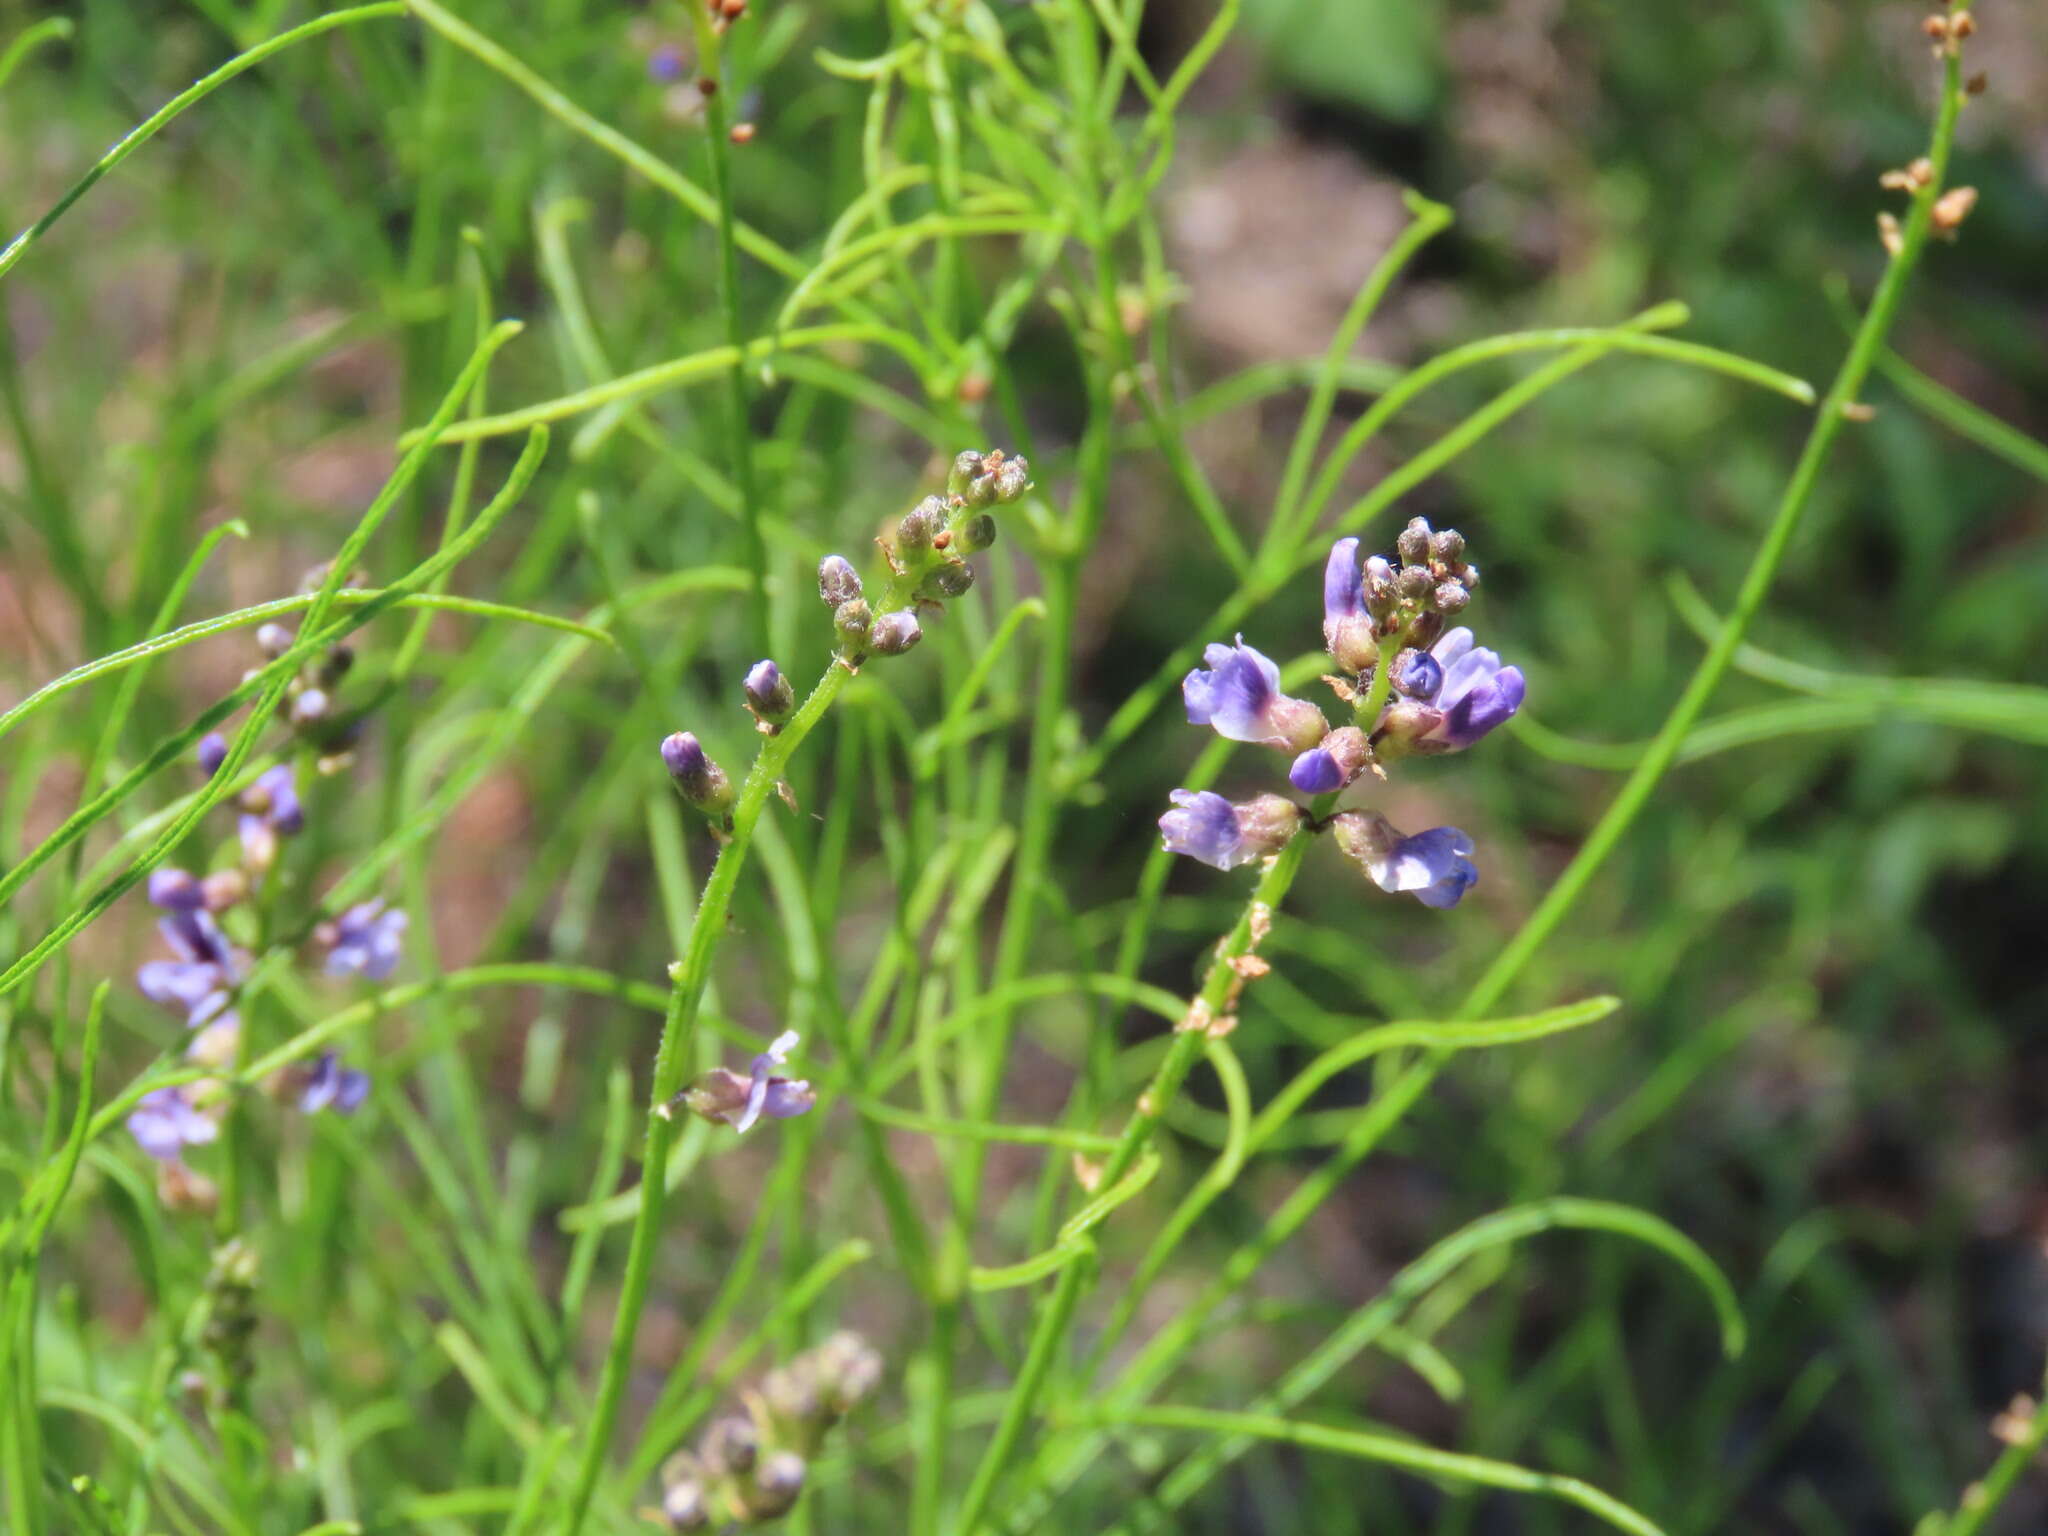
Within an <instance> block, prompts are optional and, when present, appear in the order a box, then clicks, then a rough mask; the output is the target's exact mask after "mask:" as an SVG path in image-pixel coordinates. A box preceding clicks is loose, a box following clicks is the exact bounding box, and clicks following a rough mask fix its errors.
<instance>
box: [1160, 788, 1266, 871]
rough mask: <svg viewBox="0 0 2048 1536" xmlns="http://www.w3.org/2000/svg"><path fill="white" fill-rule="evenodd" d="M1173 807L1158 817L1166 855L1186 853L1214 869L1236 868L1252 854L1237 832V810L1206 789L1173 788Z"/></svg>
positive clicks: (1241, 835)
mask: <svg viewBox="0 0 2048 1536" xmlns="http://www.w3.org/2000/svg"><path fill="white" fill-rule="evenodd" d="M1168 798H1169V799H1171V800H1172V801H1173V806H1174V808H1173V809H1172V810H1170V811H1168V812H1167V813H1166V814H1165V815H1164V816H1162V817H1160V818H1159V835H1160V836H1161V837H1163V838H1164V839H1165V840H1166V851H1167V852H1168V853H1181V854H1186V855H1187V856H1188V857H1189V858H1191V859H1200V860H1201V861H1202V862H1203V863H1204V864H1208V865H1210V866H1212V867H1214V868H1216V869H1235V868H1237V866H1238V865H1240V864H1244V863H1248V862H1250V860H1251V859H1252V857H1253V855H1252V854H1251V853H1250V852H1249V851H1248V850H1247V849H1246V848H1245V846H1244V834H1243V833H1242V832H1240V831H1239V830H1238V826H1237V807H1236V806H1234V805H1232V804H1231V803H1230V802H1229V801H1228V800H1226V799H1224V798H1223V797H1222V796H1221V795H1219V794H1214V793H1212V792H1211V791H1209V790H1206V789H1204V790H1199V791H1196V790H1186V789H1176V790H1175V791H1174V792H1173V793H1172V795H1170V796H1169V797H1168Z"/></svg>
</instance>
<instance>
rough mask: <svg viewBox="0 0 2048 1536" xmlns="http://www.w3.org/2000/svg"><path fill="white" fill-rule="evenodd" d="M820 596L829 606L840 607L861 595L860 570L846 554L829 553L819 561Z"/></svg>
mask: <svg viewBox="0 0 2048 1536" xmlns="http://www.w3.org/2000/svg"><path fill="white" fill-rule="evenodd" d="M818 596H819V597H820V598H821V599H823V600H824V602H825V605H826V606H827V607H829V608H838V607H840V606H842V605H843V604H846V603H850V602H852V601H853V600H854V599H855V598H857V597H859V596H860V572H858V571H856V570H855V569H854V568H853V562H852V561H850V560H848V559H847V558H846V557H845V556H844V555H827V556H826V557H825V558H824V559H822V560H820V561H819V562H818Z"/></svg>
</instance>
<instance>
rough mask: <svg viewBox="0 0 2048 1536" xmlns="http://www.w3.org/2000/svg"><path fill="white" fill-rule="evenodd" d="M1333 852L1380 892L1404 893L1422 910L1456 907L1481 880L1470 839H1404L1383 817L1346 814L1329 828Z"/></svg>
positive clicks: (1457, 835) (1446, 830) (1433, 832)
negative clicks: (1355, 862)
mask: <svg viewBox="0 0 2048 1536" xmlns="http://www.w3.org/2000/svg"><path fill="white" fill-rule="evenodd" d="M1331 830H1332V832H1333V833H1334V835H1335V836H1336V839H1337V846H1338V847H1339V848H1340V849H1342V850H1343V851H1344V852H1345V853H1346V854H1348V855H1350V856H1351V857H1352V858H1354V859H1356V860H1358V862H1359V863H1360V864H1361V865H1362V866H1364V869H1365V872H1366V874H1367V875H1368V876H1370V877H1371V879H1372V882H1373V884H1374V885H1377V886H1378V887H1379V888H1380V889H1381V890H1383V891H1397V892H1398V891H1405V892H1407V893H1408V894H1409V895H1411V896H1413V897H1414V898H1415V899H1416V900H1417V901H1419V902H1421V903H1422V904H1423V905H1424V906H1425V907H1455V906H1456V905H1457V904H1458V903H1459V902H1460V901H1461V900H1463V899H1464V895H1465V892H1466V891H1467V890H1469V889H1471V887H1472V886H1473V885H1475V884H1477V883H1478V880H1479V868H1478V866H1477V865H1475V864H1474V863H1473V862H1472V839H1471V838H1469V837H1467V836H1466V835H1465V834H1464V833H1463V832H1461V831H1459V830H1458V829H1457V828H1456V827H1431V828H1430V829H1429V830H1428V831H1427V832H1418V833H1416V834H1415V835H1414V836H1413V837H1404V836H1402V835H1401V833H1400V832H1399V831H1398V830H1397V829H1396V828H1395V827H1394V826H1393V824H1392V823H1390V822H1389V821H1388V820H1387V819H1386V817H1384V816H1380V815H1377V814H1375V813H1373V812H1371V811H1347V812H1346V813H1345V814H1343V815H1341V816H1339V817H1337V818H1336V820H1335V822H1334V823H1333V824H1332V827H1331Z"/></svg>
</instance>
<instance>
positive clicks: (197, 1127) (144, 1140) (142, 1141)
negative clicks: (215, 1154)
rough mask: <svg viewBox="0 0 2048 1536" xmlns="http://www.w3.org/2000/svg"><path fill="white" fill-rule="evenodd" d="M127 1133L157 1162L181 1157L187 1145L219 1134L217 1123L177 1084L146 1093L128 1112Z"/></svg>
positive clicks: (171, 1160) (166, 1161)
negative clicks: (131, 1110)
mask: <svg viewBox="0 0 2048 1536" xmlns="http://www.w3.org/2000/svg"><path fill="white" fill-rule="evenodd" d="M128 1134H129V1135H131V1136H133V1137H134V1138H135V1142H136V1145H137V1146H139V1147H141V1148H142V1150H143V1151H144V1152H146V1153H148V1154H149V1155H150V1156H151V1157H153V1158H155V1159H156V1160H157V1161H158V1162H160V1163H171V1162H178V1161H181V1160H182V1159H183V1157H184V1155H185V1149H186V1148H187V1147H196V1146H203V1145H204V1144H205V1143H207V1142H209V1141H212V1140H213V1139H214V1138H215V1137H216V1136H218V1135H220V1126H219V1125H218V1124H217V1123H215V1121H214V1120H213V1118H212V1117H211V1116H210V1115H208V1114H206V1113H205V1112H204V1111H202V1110H200V1109H199V1108H198V1107H197V1106H195V1105H194V1104H193V1103H192V1101H191V1099H190V1097H189V1096H188V1095H187V1093H186V1091H185V1088H184V1087H182V1086H180V1087H175V1088H158V1089H156V1090H154V1091H153V1092H150V1093H145V1094H144V1095H143V1096H142V1097H141V1099H140V1100H138V1101H137V1102H136V1105H135V1108H134V1110H133V1112H131V1113H130V1114H129V1116H128Z"/></svg>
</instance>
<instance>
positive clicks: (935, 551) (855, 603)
mask: <svg viewBox="0 0 2048 1536" xmlns="http://www.w3.org/2000/svg"><path fill="white" fill-rule="evenodd" d="M1030 488H1031V470H1030V466H1029V465H1028V464H1027V463H1025V461H1024V460H1023V459H1021V458H1015V457H1012V456H1010V455H1008V454H1005V453H1004V452H1003V451H1002V450H1001V449H999V448H995V449H990V450H989V451H988V452H987V453H980V452H977V451H975V450H973V449H969V450H967V451H966V452H964V453H962V454H960V455H959V456H958V457H956V458H955V459H954V460H953V465H952V468H951V469H950V471H948V474H947V479H946V491H945V494H944V495H936V494H935V495H931V496H927V497H925V498H924V500H922V501H920V502H919V503H918V504H917V505H916V506H915V507H912V508H911V509H910V511H909V512H907V513H905V514H904V515H903V517H902V518H901V519H899V520H898V522H897V524H896V527H895V536H894V539H893V541H892V540H889V539H882V540H878V542H879V543H881V545H882V552H883V555H884V557H885V558H886V559H887V561H888V565H889V570H888V578H887V580H886V581H885V582H884V583H883V586H882V590H881V592H880V593H879V594H878V595H877V596H876V599H875V601H874V602H873V603H870V601H869V597H868V590H867V588H866V586H865V585H863V583H862V581H861V578H860V572H859V571H857V570H855V569H854V567H853V562H852V561H851V560H848V559H847V558H846V557H845V556H844V555H827V556H825V558H824V559H823V560H820V561H819V562H818V597H819V600H820V601H822V602H823V603H824V604H825V606H826V607H827V608H828V609H830V610H831V613H832V635H833V655H834V657H835V664H836V665H838V666H841V667H844V668H845V669H846V670H847V671H849V672H854V671H858V670H859V669H860V665H861V663H862V662H864V661H866V660H867V659H868V658H869V657H870V656H900V655H902V654H903V653H904V652H905V651H907V650H909V649H910V648H911V647H912V646H914V645H916V644H917V643H918V642H919V641H920V640H922V639H923V638H924V626H923V623H922V622H921V620H920V618H919V615H920V614H923V615H925V616H926V617H929V616H930V615H932V614H934V613H937V612H939V611H941V610H942V609H943V608H944V607H945V600H946V599H947V598H950V597H960V596H962V595H963V594H965V593H966V592H967V591H968V590H969V589H970V588H971V587H972V586H973V585H974V567H972V566H971V565H969V564H968V563H967V560H966V556H968V555H971V554H973V553H975V552H976V551H978V550H983V549H987V548H988V547H989V546H991V545H992V544H994V543H995V541H996V520H995V516H994V514H993V513H992V512H991V511H990V508H992V507H997V506H1002V505H1005V504H1007V503H1009V502H1013V501H1015V500H1017V499H1018V498H1019V497H1020V496H1022V495H1023V494H1024V493H1025V492H1026V491H1028V490H1029V489H1030ZM877 610H879V611H877ZM741 692H742V696H743V699H744V702H745V704H746V707H747V712H748V713H749V714H751V715H752V716H753V717H754V724H755V728H756V729H757V730H759V731H760V732H761V733H762V734H763V735H767V736H773V735H775V734H776V733H777V732H779V731H780V730H781V729H782V727H783V726H784V725H785V724H787V723H788V721H789V719H790V717H791V716H792V715H794V714H795V713H796V708H797V705H796V691H795V689H794V688H792V687H791V686H790V682H789V679H788V678H787V677H785V676H783V673H782V669H781V668H780V667H779V666H777V665H776V664H775V662H774V661H772V660H762V661H757V662H755V663H754V665H753V666H752V667H751V668H750V669H748V672H747V675H746V679H745V681H744V683H743V684H742V688H741ZM661 761H662V766H663V767H665V768H666V769H667V770H668V775H669V778H670V780H671V781H672V782H673V783H674V784H675V787H676V792H677V793H678V794H680V795H681V796H682V797H683V799H684V800H686V801H688V802H689V804H691V805H692V806H694V807H695V808H696V809H698V810H699V811H702V812H703V813H704V814H705V815H706V816H708V817H709V818H711V821H712V824H713V825H714V826H715V827H717V828H718V829H720V830H721V831H723V830H724V829H725V828H726V823H727V820H728V818H729V815H730V813H731V811H732V806H733V800H734V798H735V791H734V788H733V783H732V780H731V778H730V777H729V776H728V775H727V774H726V772H725V770H724V769H723V768H721V767H719V766H718V764H717V763H716V762H714V761H713V760H712V758H711V756H710V755H709V754H708V753H707V752H706V751H705V750H704V744H703V743H702V742H701V741H699V740H698V739H697V736H696V734H695V733H694V732H691V731H677V732H676V733H675V734H674V735H672V736H669V737H668V738H666V739H665V740H664V741H663V742H662V744H661Z"/></svg>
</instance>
